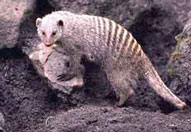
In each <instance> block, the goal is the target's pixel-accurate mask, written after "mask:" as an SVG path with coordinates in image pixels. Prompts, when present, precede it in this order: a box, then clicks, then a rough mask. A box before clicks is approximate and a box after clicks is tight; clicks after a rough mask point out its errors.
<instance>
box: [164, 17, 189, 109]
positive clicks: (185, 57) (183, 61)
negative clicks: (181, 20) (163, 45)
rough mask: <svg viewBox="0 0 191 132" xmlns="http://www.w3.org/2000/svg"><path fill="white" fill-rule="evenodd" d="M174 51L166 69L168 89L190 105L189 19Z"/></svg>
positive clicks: (177, 38) (178, 37)
mask: <svg viewBox="0 0 191 132" xmlns="http://www.w3.org/2000/svg"><path fill="white" fill-rule="evenodd" d="M176 40H177V46H176V50H175V51H174V52H173V53H172V55H171V58H170V60H169V65H168V68H167V72H168V77H169V79H170V88H171V89H173V91H175V93H176V94H178V95H180V96H182V98H184V100H186V101H187V102H188V103H189V105H190V103H191V94H190V93H191V89H190V87H191V67H190V66H191V19H190V20H189V21H188V22H187V24H186V25H185V26H184V29H183V31H182V33H180V34H179V35H178V36H177V37H176Z"/></svg>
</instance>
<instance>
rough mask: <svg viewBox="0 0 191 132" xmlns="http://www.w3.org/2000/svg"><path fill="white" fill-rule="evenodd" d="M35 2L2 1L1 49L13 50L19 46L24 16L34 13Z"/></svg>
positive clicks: (0, 7)
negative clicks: (20, 29) (18, 41)
mask: <svg viewBox="0 0 191 132" xmlns="http://www.w3.org/2000/svg"><path fill="white" fill-rule="evenodd" d="M34 2H35V1H34V0H8V1H7V0H1V1H0V49H1V48H4V47H6V48H13V47H14V46H15V45H16V44H17V39H18V36H19V27H20V23H21V21H22V17H23V16H27V15H29V14H30V13H32V10H31V9H32V8H33V7H34Z"/></svg>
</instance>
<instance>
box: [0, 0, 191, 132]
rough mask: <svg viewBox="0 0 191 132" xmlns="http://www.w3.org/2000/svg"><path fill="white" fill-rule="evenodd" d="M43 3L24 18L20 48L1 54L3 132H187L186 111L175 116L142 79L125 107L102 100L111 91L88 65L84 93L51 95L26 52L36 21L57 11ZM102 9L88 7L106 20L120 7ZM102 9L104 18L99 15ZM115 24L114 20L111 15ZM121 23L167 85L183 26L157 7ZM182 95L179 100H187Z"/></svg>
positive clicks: (190, 117)
mask: <svg viewBox="0 0 191 132" xmlns="http://www.w3.org/2000/svg"><path fill="white" fill-rule="evenodd" d="M42 1H43V2H44V3H43V2H42V3H43V4H42V3H38V2H37V4H38V6H36V8H35V10H34V12H33V13H34V14H31V15H30V14H29V15H28V16H27V17H25V18H22V19H23V20H22V22H21V24H20V27H19V38H18V41H17V43H18V44H17V45H18V46H17V47H15V48H11V49H8V48H4V49H1V50H0V111H1V112H2V113H3V115H4V118H5V121H6V122H5V127H4V129H5V132H49V131H50V132H153V131H154V132H164V131H165V132H190V131H191V125H190V123H191V110H190V108H187V109H186V110H183V111H180V110H175V109H174V108H173V107H172V106H171V105H170V104H169V103H167V102H165V101H164V100H163V99H161V98H159V97H158V96H157V95H156V94H155V93H154V92H153V90H152V89H151V88H149V87H148V85H147V83H146V82H145V81H144V80H142V79H141V81H140V83H139V87H138V88H137V89H135V93H136V96H134V97H131V98H130V99H129V100H128V102H127V103H126V104H125V106H123V107H121V108H118V107H116V106H115V104H116V102H117V99H116V98H115V96H114V94H111V95H110V96H109V97H105V96H104V93H105V90H107V88H108V85H109V84H108V81H107V79H106V78H105V74H104V73H103V72H102V71H101V70H100V69H99V66H96V65H94V64H91V63H89V62H86V61H85V62H84V65H85V67H86V68H87V74H86V77H85V79H86V86H85V87H84V88H83V89H81V90H78V91H74V92H73V94H72V95H70V96H68V95H65V94H63V93H61V92H59V91H55V90H52V89H51V87H50V86H49V85H48V83H47V80H45V79H43V78H41V77H40V76H39V75H38V74H37V72H36V71H35V70H34V68H33V66H32V64H31V62H30V61H29V59H28V57H27V55H26V54H27V53H28V51H27V50H26V49H27V48H26V47H27V46H28V45H29V44H31V43H33V42H34V41H35V40H36V39H37V38H36V29H35V26H34V21H35V18H36V17H37V16H41V15H43V14H45V13H47V12H50V11H51V10H54V9H56V7H54V8H53V6H51V5H50V4H48V1H46V0H42ZM54 2H55V1H54ZM80 2H81V0H79V3H80ZM83 2H84V4H85V5H86V4H87V3H88V0H87V1H86V0H85V1H83V0H82V3H83ZM102 2H103V3H104V0H103V1H102ZM50 3H51V2H50ZM66 3H67V4H68V5H70V4H71V5H72V6H74V5H75V4H76V3H75V2H74V1H71V2H68V1H65V3H64V4H66ZM79 3H78V2H77V4H79ZM103 3H98V4H97V6H95V7H94V6H92V5H91V6H90V7H91V8H92V7H94V8H95V11H97V12H96V13H95V14H97V15H106V16H107V15H108V14H109V11H111V14H112V13H113V12H117V11H118V10H117V9H118V8H116V10H115V4H116V5H119V3H117V2H116V3H114V4H113V3H110V2H108V1H107V0H105V3H106V5H104V8H102V5H101V4H103ZM124 3H125V2H124ZM127 3H128V2H127ZM95 4H96V2H95ZM99 4H100V6H98V5H99ZM107 4H108V5H107ZM110 4H112V6H111V8H109V7H110V6H109V5H110ZM79 5H80V4H79ZM87 5H88V4H87ZM117 7H118V6H117ZM120 8H121V7H120ZM48 9H49V10H48ZM106 9H108V11H107V12H106V13H105V12H103V11H102V10H104V11H105V10H106ZM186 9H187V8H186ZM92 10H93V9H91V10H90V12H91V11H92ZM178 15H179V14H178ZM145 18H147V19H145ZM114 19H118V18H117V17H116V16H115V15H114ZM124 19H125V18H124ZM123 21H124V20H123V19H122V20H121V21H120V20H119V22H120V23H122V24H123V25H124V26H126V27H128V28H129V30H130V31H131V32H132V33H133V35H134V36H135V37H136V38H137V40H138V41H139V42H140V43H141V45H142V47H143V50H144V51H145V52H146V53H147V54H148V56H149V58H151V61H152V62H153V64H154V66H155V67H156V68H157V70H158V71H159V74H160V75H161V76H162V78H163V80H164V81H165V83H166V84H167V85H169V84H170V83H171V79H169V78H168V76H167V75H166V66H167V63H168V61H169V58H170V55H171V53H172V52H173V50H174V49H175V46H176V41H175V38H174V37H175V36H176V35H177V34H178V33H180V32H181V31H182V29H183V26H184V22H181V21H179V20H177V17H176V16H175V15H174V13H173V12H168V11H167V10H165V9H163V8H161V7H160V6H159V5H154V6H153V7H152V8H149V9H146V10H145V11H142V12H141V13H140V14H139V15H137V16H136V17H135V19H134V20H133V23H132V24H129V23H123ZM0 26H1V25H0ZM5 39H6V38H5ZM184 92H186V91H184ZM177 95H178V94H177ZM183 95H185V96H181V98H182V99H183V100H185V99H186V98H188V96H190V95H188V94H183Z"/></svg>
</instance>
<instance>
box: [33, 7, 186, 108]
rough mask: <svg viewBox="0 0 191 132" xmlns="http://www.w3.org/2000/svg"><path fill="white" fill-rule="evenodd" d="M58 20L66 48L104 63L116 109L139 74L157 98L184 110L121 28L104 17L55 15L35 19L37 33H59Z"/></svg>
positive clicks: (143, 54) (180, 102)
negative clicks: (116, 99)
mask: <svg viewBox="0 0 191 132" xmlns="http://www.w3.org/2000/svg"><path fill="white" fill-rule="evenodd" d="M60 20H61V21H63V27H61V28H62V29H61V30H62V36H61V37H60V38H59V37H58V38H59V39H62V40H63V41H64V43H67V44H73V45H76V44H77V45H78V47H79V46H80V47H82V48H80V49H83V52H84V54H85V55H87V56H88V55H89V54H90V55H91V56H92V57H93V58H95V59H94V60H95V61H101V62H102V63H104V62H105V64H104V66H105V67H104V66H103V67H104V68H105V69H104V70H105V71H106V74H107V76H108V78H109V80H110V82H111V85H112V87H114V90H115V92H116V94H117V96H119V98H120V101H119V105H122V104H124V102H125V101H126V100H127V98H128V97H129V96H130V95H131V94H133V90H132V87H133V86H135V85H136V83H135V80H136V79H137V74H139V73H138V72H140V73H142V74H143V76H144V77H145V78H146V79H147V81H148V83H149V84H150V86H151V87H152V88H153V89H154V90H155V92H156V93H157V94H158V95H160V96H161V97H163V98H164V99H166V100H167V101H169V102H171V103H172V104H174V105H175V106H176V107H177V108H179V109H183V108H184V107H185V106H186V104H185V103H184V102H182V101H181V100H180V99H179V98H178V97H177V96H176V95H174V94H173V93H172V92H171V91H170V90H169V89H168V88H167V87H166V85H165V84H164V83H163V81H162V80H161V78H160V77H159V75H158V73H157V72H156V70H155V68H154V67H153V65H152V63H151V62H150V60H149V59H148V57H147V56H146V55H145V53H144V52H143V50H142V48H141V46H140V45H139V44H138V42H137V41H136V39H135V38H134V37H133V35H132V34H131V33H130V32H128V31H127V30H126V29H125V28H123V27H122V26H121V25H119V24H117V23H115V22H114V21H112V20H110V19H108V18H104V17H98V16H90V15H77V14H74V13H70V12H65V11H58V12H53V13H51V14H49V15H47V16H45V17H44V18H43V19H42V20H40V19H38V21H37V22H36V23H37V27H38V33H40V31H45V30H47V34H50V32H52V31H54V30H55V28H56V29H58V30H59V31H58V33H60V27H55V25H57V22H58V21H60ZM41 21H42V22H41ZM41 27H48V29H46V28H45V29H43V28H42V29H41ZM39 36H41V35H39ZM42 40H43V39H42ZM45 40H47V38H45ZM52 40H55V39H52ZM48 42H51V41H48ZM108 61H109V62H108ZM113 61H114V62H113ZM102 63H101V64H102Z"/></svg>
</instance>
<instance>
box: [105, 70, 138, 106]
mask: <svg viewBox="0 0 191 132" xmlns="http://www.w3.org/2000/svg"><path fill="white" fill-rule="evenodd" d="M108 78H109V80H110V85H111V87H112V89H113V90H114V91H115V94H116V96H117V97H118V98H119V103H118V104H117V106H122V105H123V104H124V103H125V102H126V100H127V99H128V98H129V97H130V96H131V95H133V94H134V90H133V88H135V87H136V81H135V79H134V78H133V76H132V75H130V74H129V72H128V71H127V70H126V71H119V70H114V71H112V72H110V73H109V74H108Z"/></svg>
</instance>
